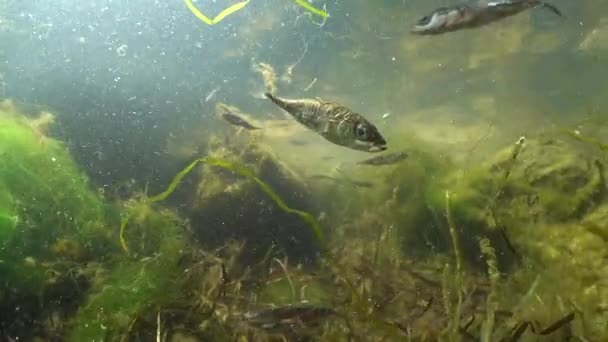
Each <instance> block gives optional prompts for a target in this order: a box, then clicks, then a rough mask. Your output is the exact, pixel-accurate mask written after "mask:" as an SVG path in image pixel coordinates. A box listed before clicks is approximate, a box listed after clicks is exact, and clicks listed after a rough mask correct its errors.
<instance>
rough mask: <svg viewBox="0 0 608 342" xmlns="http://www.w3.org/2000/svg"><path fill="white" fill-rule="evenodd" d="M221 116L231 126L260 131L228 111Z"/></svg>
mask: <svg viewBox="0 0 608 342" xmlns="http://www.w3.org/2000/svg"><path fill="white" fill-rule="evenodd" d="M221 116H222V118H223V119H224V120H226V121H227V122H228V123H229V124H231V125H234V126H239V127H243V128H245V129H248V130H255V129H260V128H259V127H256V126H254V125H252V124H250V123H249V122H247V121H246V120H245V119H243V118H241V117H240V116H238V115H236V114H234V113H231V112H229V111H226V112H224V113H222V114H221Z"/></svg>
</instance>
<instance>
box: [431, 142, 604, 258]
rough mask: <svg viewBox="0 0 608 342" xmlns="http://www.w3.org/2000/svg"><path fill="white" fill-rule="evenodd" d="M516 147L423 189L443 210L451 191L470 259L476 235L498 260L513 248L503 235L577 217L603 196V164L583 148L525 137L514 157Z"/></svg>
mask: <svg viewBox="0 0 608 342" xmlns="http://www.w3.org/2000/svg"><path fill="white" fill-rule="evenodd" d="M516 148H517V147H516V146H509V147H507V148H505V149H504V150H502V151H499V152H498V153H497V155H496V156H495V157H494V158H492V159H490V161H489V162H487V163H486V164H485V165H482V166H480V167H477V168H473V169H471V170H465V171H457V172H454V173H452V174H450V175H448V176H446V177H445V178H444V179H443V180H441V181H440V182H437V183H435V184H433V186H431V187H430V188H429V191H428V192H427V200H428V202H429V203H430V204H431V206H432V207H433V208H435V209H436V210H437V211H440V212H445V207H446V201H445V191H446V190H449V191H450V193H451V201H450V206H451V208H450V209H451V211H452V215H453V217H454V221H455V223H456V225H457V229H458V230H459V231H460V233H461V235H462V238H461V243H462V244H463V247H462V248H463V249H464V250H465V253H466V252H467V251H468V250H469V248H471V252H470V253H469V254H470V257H471V258H473V259H478V258H476V255H478V252H477V251H478V249H477V248H476V247H475V246H477V244H478V242H477V240H478V239H479V238H480V237H484V236H485V237H489V238H490V239H491V240H492V244H493V245H494V247H495V248H497V250H498V256H499V259H501V255H505V256H506V255H512V252H513V250H512V248H511V247H512V246H509V244H510V242H511V241H506V240H505V239H508V238H507V236H508V237H510V238H511V239H512V240H514V241H517V240H525V239H527V231H528V230H530V229H534V228H533V226H532V225H533V224H536V223H548V224H559V223H564V222H571V221H576V220H578V219H580V218H581V217H582V216H583V215H585V213H587V212H589V211H590V210H592V209H593V208H594V207H596V206H597V205H598V204H600V203H601V202H602V200H603V199H604V195H605V190H606V185H605V183H604V177H605V175H604V174H603V173H604V171H603V167H602V165H601V164H600V162H599V161H597V160H594V159H593V158H592V157H590V156H588V155H587V154H586V153H584V152H582V151H579V150H577V149H575V148H574V147H573V146H572V145H570V144H567V143H565V142H562V141H556V140H552V139H543V140H540V139H539V140H531V141H527V142H526V143H525V145H524V147H523V148H522V149H521V150H520V151H519V153H518V154H517V157H516V158H515V159H513V155H514V151H515V149H516ZM523 227H526V228H525V229H524V228H523ZM507 248H508V249H509V250H506V249H507Z"/></svg>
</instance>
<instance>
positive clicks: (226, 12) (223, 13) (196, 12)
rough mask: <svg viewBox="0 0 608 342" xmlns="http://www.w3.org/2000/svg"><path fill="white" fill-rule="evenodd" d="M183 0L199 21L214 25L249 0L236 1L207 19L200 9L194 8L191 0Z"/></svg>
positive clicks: (245, 4)
mask: <svg viewBox="0 0 608 342" xmlns="http://www.w3.org/2000/svg"><path fill="white" fill-rule="evenodd" d="M184 1H185V3H186V6H187V7H188V9H189V10H190V12H192V14H194V15H195V16H196V17H197V18H199V19H200V20H201V21H203V22H204V23H205V24H207V25H215V24H217V23H219V22H220V21H222V20H223V19H224V18H226V17H227V16H229V15H230V14H232V13H234V12H236V11H238V10H240V9H242V8H243V7H245V6H247V4H248V3H249V1H250V0H246V1H242V2H239V3H236V4H234V5H232V6H230V7H228V8H226V9H225V10H223V11H221V12H220V13H219V14H218V15H217V16H216V17H215V18H213V19H209V17H207V16H206V15H204V14H203V13H202V12H201V11H199V10H198V8H196V7H195V6H194V4H192V0H184Z"/></svg>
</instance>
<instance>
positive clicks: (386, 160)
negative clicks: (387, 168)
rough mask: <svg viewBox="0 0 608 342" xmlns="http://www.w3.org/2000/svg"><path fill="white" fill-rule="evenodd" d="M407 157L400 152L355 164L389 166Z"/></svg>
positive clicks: (407, 155)
mask: <svg viewBox="0 0 608 342" xmlns="http://www.w3.org/2000/svg"><path fill="white" fill-rule="evenodd" d="M407 157H409V154H408V153H407V152H403V151H401V152H395V153H389V154H383V155H380V156H376V157H372V158H369V159H365V160H363V161H360V162H358V163H357V164H359V165H374V166H380V165H391V164H396V163H398V162H400V161H402V160H404V159H406V158H407Z"/></svg>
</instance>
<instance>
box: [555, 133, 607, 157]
mask: <svg viewBox="0 0 608 342" xmlns="http://www.w3.org/2000/svg"><path fill="white" fill-rule="evenodd" d="M562 133H564V134H566V135H568V136H570V137H572V138H574V139H575V140H578V141H580V142H584V143H588V144H592V145H595V146H597V147H598V148H599V149H600V150H602V151H603V152H608V144H606V143H603V142H601V141H600V140H599V139H596V138H590V137H585V136H583V135H581V134H580V133H579V132H578V131H572V130H569V129H564V130H562Z"/></svg>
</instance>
